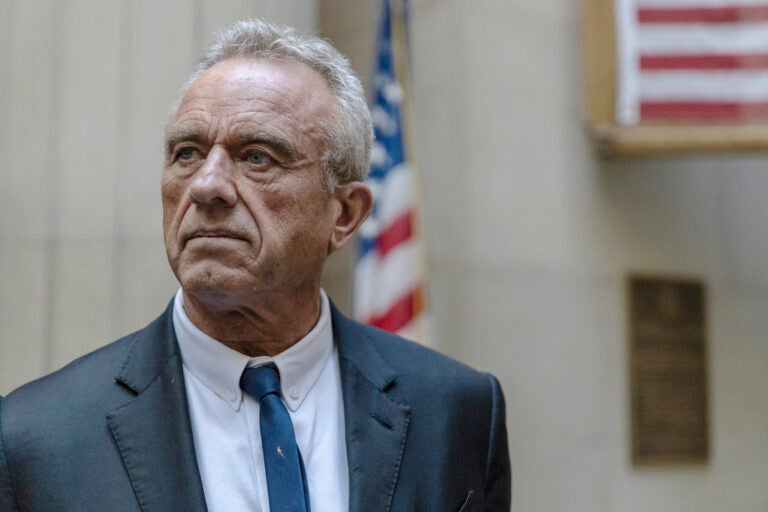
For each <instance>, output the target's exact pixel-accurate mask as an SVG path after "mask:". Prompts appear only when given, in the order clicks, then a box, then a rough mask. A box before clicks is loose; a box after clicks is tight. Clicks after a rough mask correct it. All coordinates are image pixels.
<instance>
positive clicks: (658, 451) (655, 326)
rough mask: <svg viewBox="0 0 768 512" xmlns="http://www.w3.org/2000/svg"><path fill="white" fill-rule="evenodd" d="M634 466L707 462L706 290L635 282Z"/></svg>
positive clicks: (684, 283) (654, 280)
mask: <svg viewBox="0 0 768 512" xmlns="http://www.w3.org/2000/svg"><path fill="white" fill-rule="evenodd" d="M628 291H629V337H630V390H631V391H630V392H631V407H632V460H633V462H634V464H636V465H646V464H667V463H671V464H677V463H704V462H706V461H707V459H708V457H709V429H708V412H707V407H708V406H707V350H706V327H705V325H706V322H705V320H706V314H705V289H704V285H703V284H702V283H701V282H699V281H695V280H690V279H667V278H660V277H649V276H631V277H630V278H629V280H628Z"/></svg>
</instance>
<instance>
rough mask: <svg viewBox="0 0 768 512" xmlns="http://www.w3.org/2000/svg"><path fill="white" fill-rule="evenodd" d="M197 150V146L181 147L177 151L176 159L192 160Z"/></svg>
mask: <svg viewBox="0 0 768 512" xmlns="http://www.w3.org/2000/svg"><path fill="white" fill-rule="evenodd" d="M196 151H197V150H196V149H195V148H189V147H187V148H181V149H180V150H178V151H177V152H176V159H177V160H191V159H192V158H193V157H194V156H195V152H196Z"/></svg>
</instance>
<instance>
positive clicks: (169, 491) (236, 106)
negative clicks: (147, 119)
mask: <svg viewBox="0 0 768 512" xmlns="http://www.w3.org/2000/svg"><path fill="white" fill-rule="evenodd" d="M182 92H183V94H182V97H181V100H180V101H179V102H178V104H177V105H176V107H175V109H174V113H173V114H172V117H171V120H170V122H169V124H168V127H167V131H166V141H165V152H166V153H165V167H164V170H163V176H162V201H163V228H164V233H165V245H166V249H167V254H168V260H169V262H170V264H171V268H172V269H173V271H174V273H175V275H176V277H177V278H178V280H179V283H180V284H181V288H180V290H179V292H178V293H177V294H176V296H175V298H174V300H173V301H172V302H171V304H170V305H169V306H168V308H167V309H166V311H165V312H164V313H163V314H162V315H161V316H160V317H159V318H158V319H157V320H155V321H154V322H153V323H151V324H150V325H149V326H147V327H146V328H144V329H142V330H140V331H138V332H136V333H134V334H131V335H129V336H127V337H125V338H122V339H120V340H118V341H116V342H114V343H112V344H110V345H107V346H106V347H104V348H102V349H100V350H98V351H96V352H94V353H92V354H89V355H86V356H84V357H83V358H81V359H78V360H77V361H75V362H73V363H72V364H70V365H68V366H66V367H65V368H63V369H61V370H59V371H57V372H56V373H54V374H52V375H49V376H47V377H44V378H43V379H40V380H38V381H36V382H33V383H31V384H28V385H26V386H23V387H22V388H20V389H18V390H16V391H14V392H13V393H11V394H10V395H9V396H8V397H6V398H5V399H4V400H3V401H2V403H0V511H2V512H9V511H43V510H45V511H58V512H63V511H78V512H82V511H85V510H94V511H96V510H98V511H107V510H109V511H112V510H114V511H134V510H135V511H139V510H141V511H144V512H151V511H185V512H186V511H197V510H206V509H207V510H211V511H222V512H224V511H226V512H232V511H246V510H247V511H254V510H262V511H268V510H271V511H272V512H279V511H300V510H301V511H309V510H310V509H311V510H314V511H315V512H330V511H341V510H352V511H387V510H389V511H413V510H418V511H422V510H435V511H448V510H463V511H468V510H483V511H501V510H508V509H509V502H510V473H509V460H508V453H507V440H506V428H505V424H504V421H505V420H504V416H505V414H504V400H503V397H502V394H501V390H500V388H499V385H498V382H497V381H496V379H494V378H493V377H492V376H490V375H488V374H484V373H480V372H477V371H474V370H472V369H470V368H468V367H466V366H463V365H461V364H460V363H457V362H455V361H452V360H450V359H448V358H446V357H443V356H441V355H439V354H437V353H434V352H432V351H430V350H428V349H425V348H423V347H420V346H418V345H416V344H413V343H411V342H408V341H405V340H403V339H400V338H397V337H395V336H392V335H389V334H386V333H384V332H381V331H378V330H375V329H372V328H369V327H366V326H363V325H360V324H357V323H355V322H353V321H351V320H349V319H347V318H345V317H344V316H342V315H341V314H340V313H339V312H338V311H337V310H336V309H335V308H334V306H333V304H331V303H330V301H329V300H328V298H327V297H326V295H325V293H324V292H323V291H322V290H321V289H320V276H321V273H322V270H323V265H324V263H325V260H326V258H327V257H328V255H329V254H331V253H332V252H334V251H336V250H337V249H339V248H340V247H342V246H343V245H344V244H346V243H348V242H349V240H350V238H351V237H352V236H353V234H354V233H355V230H356V229H357V228H358V227H359V226H360V224H361V223H362V222H363V220H364V219H365V218H366V217H367V215H368V213H369V211H370V210H371V201H372V200H371V193H370V191H369V189H368V188H367V187H366V185H365V184H364V183H363V179H364V176H365V171H366V168H367V165H368V156H369V149H370V144H371V126H370V116H369V114H368V111H367V107H366V105H365V101H364V98H363V93H362V88H361V86H360V83H359V81H358V80H357V78H355V76H354V75H353V74H352V72H351V71H350V69H349V66H348V63H347V61H346V59H344V57H343V56H341V55H340V54H339V53H338V52H337V51H336V50H335V49H333V48H332V47H331V46H330V45H329V44H328V43H326V42H325V41H322V40H319V39H317V38H313V37H304V36H300V35H298V34H296V33H295V32H294V31H293V30H292V29H284V28H281V27H276V26H273V25H270V24H268V23H264V22H261V21H258V20H253V21H247V22H240V23H236V24H235V25H233V26H232V27H230V28H228V29H227V30H225V31H224V32H222V33H221V35H220V39H219V41H218V42H217V43H215V44H214V45H213V46H212V47H211V48H210V49H209V51H208V53H207V55H206V56H205V58H204V59H203V60H202V61H201V62H200V64H199V65H198V67H197V68H196V70H195V71H194V72H193V74H192V76H191V77H190V78H189V80H188V81H187V84H186V86H185V87H184V89H183V91H182Z"/></svg>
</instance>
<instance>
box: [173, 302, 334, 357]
mask: <svg viewBox="0 0 768 512" xmlns="http://www.w3.org/2000/svg"><path fill="white" fill-rule="evenodd" d="M183 294H184V311H185V312H186V314H187V316H188V317H189V320H190V321H191V322H192V323H193V324H194V325H195V326H196V327H197V328H198V329H200V330H201V331H203V332H204V333H205V334H207V335H208V336H210V337H212V338H213V339H215V340H217V341H219V342H220V343H222V344H224V345H226V346H227V347H229V348H231V349H232V350H236V351H238V352H240V353H242V354H245V355H247V356H248V357H256V356H274V355H277V354H279V353H280V352H282V351H284V350H286V349H288V348H289V347H291V346H292V345H293V344H295V343H296V342H297V341H299V340H300V339H302V338H303V337H304V336H305V335H306V334H307V333H308V332H309V331H311V330H312V328H313V327H314V326H315V324H316V323H317V320H318V318H319V317H320V291H319V290H316V291H313V292H309V293H306V294H303V296H300V297H297V296H296V295H293V296H292V297H274V296H270V297H269V298H263V299H262V300H259V301H252V303H250V304H240V303H233V304H227V303H226V302H224V301H221V300H218V301H216V302H214V301H205V300H201V298H200V297H195V296H194V295H192V294H189V293H187V292H186V291H184V292H183Z"/></svg>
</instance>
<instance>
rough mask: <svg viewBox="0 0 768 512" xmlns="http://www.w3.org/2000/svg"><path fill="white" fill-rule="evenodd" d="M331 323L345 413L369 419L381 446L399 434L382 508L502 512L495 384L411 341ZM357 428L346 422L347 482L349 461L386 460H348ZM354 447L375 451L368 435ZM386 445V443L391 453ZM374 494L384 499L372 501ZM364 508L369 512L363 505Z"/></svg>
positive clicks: (378, 460)
mask: <svg viewBox="0 0 768 512" xmlns="http://www.w3.org/2000/svg"><path fill="white" fill-rule="evenodd" d="M333 322H334V331H335V338H336V340H337V342H338V343H339V358H340V362H341V366H342V375H346V376H347V379H346V382H344V378H343V379H342V380H343V382H342V385H343V392H344V406H345V413H346V414H347V415H354V416H355V417H357V418H361V417H362V416H368V417H367V418H366V421H367V422H368V423H370V421H371V420H372V419H373V420H374V422H376V421H379V422H380V423H383V427H384V430H381V429H379V430H378V435H379V436H382V435H385V436H387V437H385V439H386V438H388V437H389V436H392V437H397V436H396V435H395V434H396V433H397V432H398V431H400V432H401V434H402V435H401V437H400V438H399V440H400V441H401V442H402V444H403V446H402V451H401V456H400V459H399V461H398V463H397V464H396V467H397V469H396V470H395V471H393V473H394V477H395V480H394V482H395V483H394V485H393V487H392V491H391V497H390V502H391V503H390V508H382V509H381V510H463V511H470V510H484V511H506V510H509V507H510V500H511V483H510V479H511V477H510V466H509V454H508V448H507V432H506V413H505V405H504V397H503V394H502V391H501V388H500V386H499V383H498V381H497V380H496V378H495V377H493V376H492V375H490V374H488V373H484V372H480V371H477V370H475V369H473V368H470V367H469V366H467V365H465V364H463V363H460V362H458V361H455V360H453V359H451V358H449V357H447V356H444V355H442V354H440V353H438V352H436V351H434V350H431V349H429V348H427V347H424V346H422V345H419V344H417V343H414V342H412V341H408V340H405V339H403V338H400V337H398V336H394V335H392V334H389V333H386V332H384V331H381V330H378V329H375V328H372V327H369V326H364V325H361V324H358V323H356V322H353V321H351V320H349V319H347V318H345V317H343V316H342V315H341V314H340V313H338V311H337V310H335V309H334V310H333ZM355 374H357V375H358V378H356V379H355V378H354V377H353V375H355ZM351 383H354V384H355V386H356V388H355V389H351V386H350V384H351ZM365 388H369V389H370V391H369V392H368V396H369V399H368V400H367V402H366V400H363V399H361V398H360V395H361V393H362V391H361V389H365ZM374 390H375V391H374ZM377 393H378V395H377ZM370 397H376V399H373V398H370ZM385 400H388V401H390V402H392V403H390V404H387V402H386V401H385ZM365 407H368V414H367V415H366V414H365V412H366V411H365ZM397 409H399V411H397ZM362 421H363V420H357V421H355V420H351V419H350V418H349V417H348V418H347V419H346V422H347V426H348V428H349V427H350V426H351V427H352V428H353V429H354V430H353V432H351V433H350V432H347V438H348V439H347V447H348V450H350V449H351V450H352V452H353V453H352V454H350V456H349V460H350V475H351V477H352V478H351V479H352V480H354V471H355V464H356V463H359V464H361V465H363V464H366V463H367V464H378V465H379V466H381V465H382V464H386V462H387V459H385V458H384V455H383V454H382V453H379V454H374V455H371V456H370V460H368V461H366V460H365V459H366V457H365V456H361V457H360V459H361V460H360V461H357V460H356V456H355V453H354V452H355V446H356V442H359V439H358V438H359V437H361V436H360V431H362V429H363V428H364V427H361V426H360V422H362ZM369 428H371V429H374V431H375V428H373V427H369ZM384 432H386V434H384ZM360 444H365V445H366V448H365V449H367V450H370V447H372V446H373V447H375V446H376V444H375V442H374V441H372V436H371V437H368V438H366V439H365V440H364V441H363V442H360ZM394 444H395V442H394V440H393V441H392V446H390V449H389V451H390V452H392V451H394V449H395V447H394ZM370 471H371V470H369V472H370ZM351 497H354V493H353V494H352V496H351ZM375 497H377V498H378V499H379V500H382V499H383V497H382V496H381V495H380V494H379V495H376V496H375ZM368 503H371V501H370V500H369V501H368ZM368 510H374V509H372V508H370V505H369V508H368ZM376 510H378V509H376Z"/></svg>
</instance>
